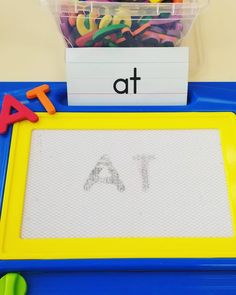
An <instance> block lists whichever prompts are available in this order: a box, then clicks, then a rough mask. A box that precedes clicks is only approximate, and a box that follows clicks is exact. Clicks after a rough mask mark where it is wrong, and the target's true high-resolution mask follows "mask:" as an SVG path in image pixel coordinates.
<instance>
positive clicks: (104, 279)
mask: <svg viewBox="0 0 236 295" xmlns="http://www.w3.org/2000/svg"><path fill="white" fill-rule="evenodd" d="M44 83H47V84H49V85H50V88H51V92H50V93H49V94H48V95H49V97H50V99H51V100H52V101H53V103H54V105H55V107H56V109H57V111H59V112H194V111H196V112H216V111H217V112H224V111H225V112H235V111H236V83H227V82H225V83H221V82H214V83H213V82H209V83H206V82H204V83H201V82H198V83H189V93H188V105H187V106H137V107H136V106H119V107H117V106H116V107H115V106H102V107H97V106H87V107H86V106H83V107H82V106H73V107H68V106H67V93H66V83H64V82H20V83H15V82H14V83H11V82H3V83H0V106H1V104H2V100H3V97H4V94H6V93H8V94H12V95H13V96H15V97H16V98H17V99H18V100H20V101H21V102H22V103H24V104H25V105H27V106H28V107H29V108H30V109H32V110H33V111H37V112H43V111H44V109H43V107H42V106H41V104H40V103H39V102H38V101H37V100H33V101H29V100H27V99H26V96H25V92H26V91H27V90H30V89H32V88H34V87H36V86H38V85H41V84H44ZM10 140H11V128H9V130H8V132H7V134H5V135H4V136H0V200H1V198H2V195H3V191H4V184H5V176H6V170H7V163H8V154H9V147H10ZM7 272H20V273H21V274H22V275H23V276H24V277H25V279H26V281H27V283H28V286H29V290H28V293H27V294H29V295H39V294H40V295H42V294H43V295H49V294H50V295H51V294H58V295H60V294H71V295H72V294H73V295H74V294H78V295H79V294H80V295H90V294H91V295H92V294H94V295H95V294H96V295H108V294H109V295H110V294H114V295H116V294H122V293H123V294H130V295H131V294H135V295H141V294H149V295H152V294H153V295H154V294H155V295H158V294H160V295H163V294H166V295H168V294H173V295H177V294H192V295H195V294H203V295H205V294H209V295H212V294H216V295H218V294H219V295H224V294H227V295H231V294H236V259H234V258H232V259H224V258H222V259H104V260H95V259H92V260H78V259H77V260H76V259H75V260H28V261H27V260H23V261H19V260H18V261H17V260H12V261H3V260H2V261H0V274H1V275H4V274H5V273H7ZM0 295H1V294H0Z"/></svg>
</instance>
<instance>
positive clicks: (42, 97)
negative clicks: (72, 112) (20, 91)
mask: <svg viewBox="0 0 236 295" xmlns="http://www.w3.org/2000/svg"><path fill="white" fill-rule="evenodd" d="M49 91H50V87H49V85H47V84H44V85H41V86H38V87H36V88H34V89H32V90H29V91H27V93H26V96H27V98H28V99H33V98H38V99H39V101H40V102H41V104H42V105H43V106H44V108H45V110H46V111H47V112H48V113H49V114H51V115H53V114H55V113H56V109H55V107H54V105H53V104H52V102H51V101H50V99H49V98H48V97H47V95H46V94H45V93H48V92H49Z"/></svg>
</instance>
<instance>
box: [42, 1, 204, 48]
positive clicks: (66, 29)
mask: <svg viewBox="0 0 236 295" xmlns="http://www.w3.org/2000/svg"><path fill="white" fill-rule="evenodd" d="M151 1H155V0H151ZM156 1H158V0H156ZM44 2H45V3H46V4H47V5H48V6H49V8H50V10H51V11H52V13H53V14H54V16H55V18H56V20H57V22H58V26H59V27H60V29H61V32H62V34H63V36H64V38H65V40H66V43H67V46H68V47H174V46H179V45H180V44H181V41H182V39H183V38H184V37H185V35H186V34H187V33H188V31H189V30H190V28H191V25H192V23H193V21H194V19H195V18H196V17H197V16H198V14H199V13H200V11H201V9H202V8H204V7H205V6H206V5H207V4H208V0H183V1H181V2H182V3H179V2H180V1H179V2H178V3H167V2H171V1H164V2H163V1H162V2H161V3H147V2H145V3H144V2H103V1H99V2H94V1H77V0H44ZM176 2H177V1H176Z"/></svg>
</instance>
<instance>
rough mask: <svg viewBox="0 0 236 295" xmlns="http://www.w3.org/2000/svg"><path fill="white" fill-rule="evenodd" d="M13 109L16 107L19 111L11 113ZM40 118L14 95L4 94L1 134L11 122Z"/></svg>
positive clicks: (31, 120) (0, 123)
mask: <svg viewBox="0 0 236 295" xmlns="http://www.w3.org/2000/svg"><path fill="white" fill-rule="evenodd" d="M12 109H15V110H16V111H17V112H15V113H11V110H12ZM38 119H39V118H38V116H37V115H36V114H35V113H33V112H32V111H31V110H30V109H28V108H27V107H26V106H24V105H23V104H22V103H20V102H19V101H18V100H17V99H16V98H15V97H14V96H12V95H10V94H6V95H5V96H4V98H3V104H2V110H1V113H0V134H3V133H5V132H6V131H7V128H8V126H9V125H10V124H14V123H16V122H20V121H23V120H29V121H30V122H37V121H38Z"/></svg>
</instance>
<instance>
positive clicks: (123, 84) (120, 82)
mask: <svg viewBox="0 0 236 295" xmlns="http://www.w3.org/2000/svg"><path fill="white" fill-rule="evenodd" d="M129 79H130V81H134V87H133V93H134V94H137V92H138V86H137V81H138V80H141V77H137V68H134V76H133V77H130V78H129ZM129 79H128V78H126V79H122V78H120V79H117V80H116V81H115V82H114V83H113V89H114V90H115V92H116V93H118V94H129ZM118 87H119V89H118ZM121 88H122V89H121Z"/></svg>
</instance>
